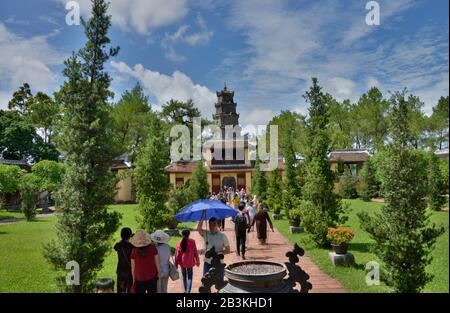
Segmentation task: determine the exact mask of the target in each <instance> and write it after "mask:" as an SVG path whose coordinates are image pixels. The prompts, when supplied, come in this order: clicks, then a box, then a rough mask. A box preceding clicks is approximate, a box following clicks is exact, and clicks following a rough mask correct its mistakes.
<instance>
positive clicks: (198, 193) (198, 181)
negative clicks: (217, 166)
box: [189, 161, 209, 200]
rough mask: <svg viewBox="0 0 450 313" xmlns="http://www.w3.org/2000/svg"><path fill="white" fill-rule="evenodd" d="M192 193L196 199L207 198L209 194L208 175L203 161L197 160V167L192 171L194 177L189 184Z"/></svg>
mask: <svg viewBox="0 0 450 313" xmlns="http://www.w3.org/2000/svg"><path fill="white" fill-rule="evenodd" d="M189 188H190V191H191V195H192V196H193V197H194V200H197V199H206V198H208V194H209V184H208V176H207V171H206V168H205V166H204V165H203V162H202V161H198V162H197V167H196V168H195V170H194V172H193V173H192V179H191V181H190V185H189Z"/></svg>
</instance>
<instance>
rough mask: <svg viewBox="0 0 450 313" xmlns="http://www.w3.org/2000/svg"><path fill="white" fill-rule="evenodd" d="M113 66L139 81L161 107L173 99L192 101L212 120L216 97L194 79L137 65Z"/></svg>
mask: <svg viewBox="0 0 450 313" xmlns="http://www.w3.org/2000/svg"><path fill="white" fill-rule="evenodd" d="M111 66H112V67H113V68H114V69H115V70H116V71H117V72H118V73H119V74H124V75H128V76H129V77H133V78H135V79H137V80H138V81H139V82H140V84H141V85H142V87H143V88H145V90H146V91H147V92H148V93H149V94H150V95H152V96H154V97H155V98H156V100H157V103H156V105H157V106H161V105H163V104H165V103H166V102H168V101H170V100H171V99H174V100H180V101H187V100H188V99H192V100H193V101H194V103H195V105H196V106H197V107H198V108H199V110H200V112H201V113H202V116H205V117H207V118H211V114H212V113H213V109H214V103H215V101H216V95H215V93H213V92H212V91H210V90H209V89H208V88H207V87H205V86H201V85H199V84H195V83H194V82H193V81H192V79H191V78H190V77H189V76H187V75H186V74H184V73H182V72H180V71H174V72H173V73H172V75H165V74H161V73H159V72H157V71H152V70H149V69H146V68H144V67H143V66H142V65H141V64H136V65H135V66H134V67H133V68H131V67H129V66H128V65H127V64H126V63H124V62H114V61H112V62H111Z"/></svg>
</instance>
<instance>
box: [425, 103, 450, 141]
mask: <svg viewBox="0 0 450 313" xmlns="http://www.w3.org/2000/svg"><path fill="white" fill-rule="evenodd" d="M448 98H449V97H448V96H447V97H440V98H439V101H438V103H437V105H436V106H435V107H433V114H432V115H431V117H430V121H429V122H430V131H431V132H432V134H433V143H432V145H433V146H434V147H436V148H437V149H443V148H444V147H446V146H447V147H448V128H449V104H448V103H449V102H448Z"/></svg>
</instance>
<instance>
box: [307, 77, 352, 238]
mask: <svg viewBox="0 0 450 313" xmlns="http://www.w3.org/2000/svg"><path fill="white" fill-rule="evenodd" d="M304 98H305V100H306V102H307V103H309V105H310V107H309V119H308V121H307V132H306V134H307V142H308V146H307V147H308V148H307V149H306V151H305V161H304V162H305V164H304V167H305V172H306V173H305V183H304V186H303V187H302V197H301V202H300V208H299V209H300V214H301V219H302V224H303V226H304V227H305V229H306V230H307V231H308V232H309V233H310V234H311V237H312V239H313V241H314V242H315V243H316V244H317V245H319V246H325V245H327V244H328V241H327V232H328V228H329V227H333V226H336V225H337V224H338V223H340V222H344V221H345V215H344V210H345V207H344V206H343V205H342V202H341V200H340V199H339V198H338V197H337V195H335V194H334V192H333V188H334V179H335V177H334V173H333V172H332V170H331V169H330V164H329V162H328V153H329V151H330V146H331V142H330V138H329V130H328V123H329V120H328V106H327V96H326V95H325V94H324V93H323V92H322V88H321V87H320V86H319V84H318V82H317V79H316V78H313V79H312V86H311V88H310V90H309V91H308V92H306V95H305V96H304Z"/></svg>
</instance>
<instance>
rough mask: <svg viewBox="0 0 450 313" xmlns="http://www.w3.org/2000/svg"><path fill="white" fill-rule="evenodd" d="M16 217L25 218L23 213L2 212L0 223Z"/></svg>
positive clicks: (0, 212) (0, 213) (0, 211)
mask: <svg viewBox="0 0 450 313" xmlns="http://www.w3.org/2000/svg"><path fill="white" fill-rule="evenodd" d="M16 217H23V213H22V212H21V211H6V210H0V221H1V220H6V219H10V218H16Z"/></svg>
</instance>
